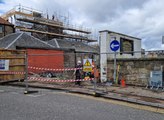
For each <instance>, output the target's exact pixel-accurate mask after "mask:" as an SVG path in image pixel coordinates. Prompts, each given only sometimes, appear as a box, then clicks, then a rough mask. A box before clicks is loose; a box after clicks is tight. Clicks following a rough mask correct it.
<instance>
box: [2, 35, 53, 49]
mask: <svg viewBox="0 0 164 120" xmlns="http://www.w3.org/2000/svg"><path fill="white" fill-rule="evenodd" d="M16 47H33V48H35V47H37V48H55V46H52V45H50V44H48V43H47V42H44V41H42V40H39V39H38V38H35V37H33V36H31V35H28V34H26V33H12V34H9V35H7V36H5V37H3V38H1V39H0V48H4V49H16Z"/></svg>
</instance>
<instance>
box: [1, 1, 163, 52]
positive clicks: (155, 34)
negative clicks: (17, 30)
mask: <svg viewBox="0 0 164 120" xmlns="http://www.w3.org/2000/svg"><path fill="white" fill-rule="evenodd" d="M19 4H21V5H22V6H27V7H30V8H34V9H37V10H41V11H43V12H45V13H49V14H57V15H58V14H61V15H64V16H67V18H69V20H67V22H68V21H69V23H71V24H72V23H73V24H76V25H78V26H83V27H87V28H90V29H91V30H92V31H94V32H98V31H101V30H110V31H115V32H119V33H123V34H127V35H130V36H134V37H138V38H141V39H142V48H143V49H145V50H164V44H162V36H164V0H0V14H3V13H4V12H7V11H8V10H10V9H12V8H13V7H14V6H16V5H19Z"/></svg>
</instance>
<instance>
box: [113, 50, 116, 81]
mask: <svg viewBox="0 0 164 120" xmlns="http://www.w3.org/2000/svg"><path fill="white" fill-rule="evenodd" d="M113 78H114V82H115V83H116V52H114V76H113ZM116 84H117V83H116Z"/></svg>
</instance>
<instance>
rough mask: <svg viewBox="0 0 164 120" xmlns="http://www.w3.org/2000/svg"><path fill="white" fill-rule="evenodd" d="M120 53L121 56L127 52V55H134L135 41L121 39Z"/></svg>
mask: <svg viewBox="0 0 164 120" xmlns="http://www.w3.org/2000/svg"><path fill="white" fill-rule="evenodd" d="M120 44H121V45H120V52H121V54H123V53H124V52H126V53H125V54H132V55H133V53H132V52H133V51H134V47H133V41H132V40H128V39H125V38H120Z"/></svg>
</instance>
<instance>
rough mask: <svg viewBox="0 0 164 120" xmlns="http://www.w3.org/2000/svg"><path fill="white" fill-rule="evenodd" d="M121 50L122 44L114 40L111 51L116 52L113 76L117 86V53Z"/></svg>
mask: <svg viewBox="0 0 164 120" xmlns="http://www.w3.org/2000/svg"><path fill="white" fill-rule="evenodd" d="M119 48H120V43H119V42H118V41H117V40H113V41H112V42H111V43H110V49H111V50H112V51H114V75H113V78H114V82H115V83H116V84H117V81H116V51H117V50H118V49H119Z"/></svg>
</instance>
